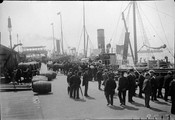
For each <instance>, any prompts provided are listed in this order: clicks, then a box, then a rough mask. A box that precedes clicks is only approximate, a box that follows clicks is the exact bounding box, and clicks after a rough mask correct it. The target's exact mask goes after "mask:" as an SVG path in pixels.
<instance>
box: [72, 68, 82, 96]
mask: <svg viewBox="0 0 175 120" xmlns="http://www.w3.org/2000/svg"><path fill="white" fill-rule="evenodd" d="M74 75H75V78H74V81H73V93H74V94H73V97H74V99H75V98H76V99H80V98H79V88H80V84H81V79H80V73H78V72H77V71H75V72H74Z"/></svg>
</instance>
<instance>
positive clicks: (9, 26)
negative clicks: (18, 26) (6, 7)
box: [8, 17, 12, 48]
mask: <svg viewBox="0 0 175 120" xmlns="http://www.w3.org/2000/svg"><path fill="white" fill-rule="evenodd" d="M8 31H9V38H10V48H12V35H11V32H12V24H11V18H10V17H8Z"/></svg>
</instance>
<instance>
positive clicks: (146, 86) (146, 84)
mask: <svg viewBox="0 0 175 120" xmlns="http://www.w3.org/2000/svg"><path fill="white" fill-rule="evenodd" d="M142 91H143V92H144V93H145V94H151V81H150V80H149V79H145V80H144V82H143V88H142Z"/></svg>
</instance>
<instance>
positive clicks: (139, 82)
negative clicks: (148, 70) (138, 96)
mask: <svg viewBox="0 0 175 120" xmlns="http://www.w3.org/2000/svg"><path fill="white" fill-rule="evenodd" d="M144 80H145V77H144V76H143V75H142V74H141V75H139V79H138V86H143V81H144Z"/></svg>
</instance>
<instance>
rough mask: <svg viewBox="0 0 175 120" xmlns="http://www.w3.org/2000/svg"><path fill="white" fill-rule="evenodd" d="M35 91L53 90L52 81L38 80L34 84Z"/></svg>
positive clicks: (45, 91)
mask: <svg viewBox="0 0 175 120" xmlns="http://www.w3.org/2000/svg"><path fill="white" fill-rule="evenodd" d="M32 88H33V92H37V93H49V92H51V83H50V82H48V81H36V82H33V85H32Z"/></svg>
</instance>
